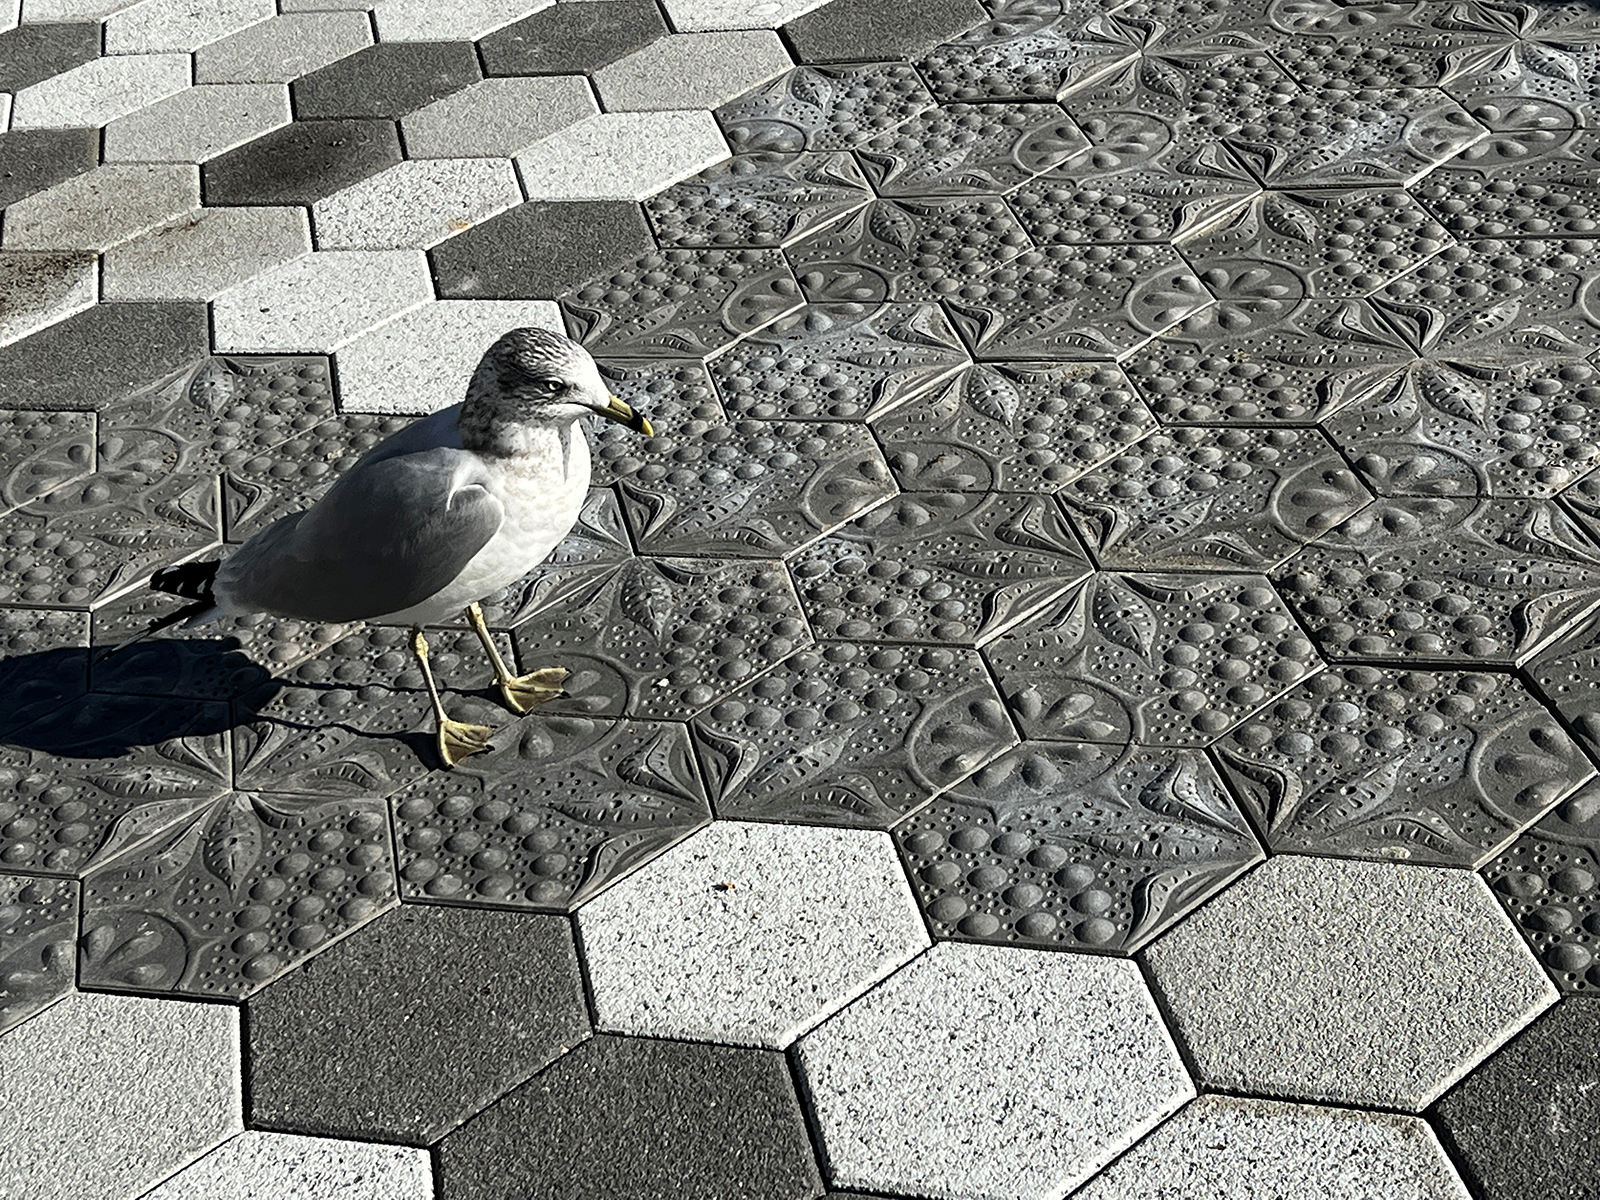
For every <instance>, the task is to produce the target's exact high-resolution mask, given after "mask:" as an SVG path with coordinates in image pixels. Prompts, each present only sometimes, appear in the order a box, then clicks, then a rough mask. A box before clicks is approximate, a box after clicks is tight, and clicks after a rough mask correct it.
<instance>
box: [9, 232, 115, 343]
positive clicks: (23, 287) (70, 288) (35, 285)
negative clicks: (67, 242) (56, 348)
mask: <svg viewBox="0 0 1600 1200" xmlns="http://www.w3.org/2000/svg"><path fill="white" fill-rule="evenodd" d="M99 279H100V268H99V264H98V263H97V262H96V261H95V256H94V255H93V254H85V253H82V252H69V253H66V254H31V253H15V254H14V253H9V252H0V346H8V345H10V344H11V343H12V342H16V341H20V340H21V339H23V338H25V337H27V336H28V335H29V334H30V333H37V332H38V331H39V330H41V329H43V328H45V327H46V326H48V325H54V324H55V323H56V322H57V321H64V320H66V319H67V318H68V317H70V316H71V315H72V314H73V313H78V312H82V311H83V310H84V309H86V308H91V307H93V306H94V302H95V299H96V297H97V295H98V292H99V290H100V285H99Z"/></svg>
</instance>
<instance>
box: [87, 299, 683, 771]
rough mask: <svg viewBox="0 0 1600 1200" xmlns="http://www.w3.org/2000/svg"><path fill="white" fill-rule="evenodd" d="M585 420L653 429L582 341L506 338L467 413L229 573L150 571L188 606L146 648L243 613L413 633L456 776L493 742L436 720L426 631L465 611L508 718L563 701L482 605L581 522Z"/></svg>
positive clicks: (427, 434)
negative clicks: (504, 654) (504, 650)
mask: <svg viewBox="0 0 1600 1200" xmlns="http://www.w3.org/2000/svg"><path fill="white" fill-rule="evenodd" d="M590 414H598V415H600V416H602V417H605V418H606V419H607V420H611V421H617V422H620V423H622V424H623V425H626V426H627V427H628V428H629V429H632V430H634V431H635V432H637V433H641V434H643V435H644V436H646V437H650V436H653V434H654V432H655V431H654V430H653V429H651V427H650V422H649V421H647V420H645V418H644V416H643V414H641V413H638V412H635V411H634V410H633V409H632V408H631V407H630V406H628V405H627V404H625V403H623V401H621V400H620V399H618V398H617V397H616V396H613V395H612V394H611V392H610V389H609V388H607V387H606V385H605V383H604V381H603V380H602V379H601V378H600V370H599V368H598V367H597V366H596V365H595V361H594V359H593V358H592V357H590V355H589V352H588V351H587V350H585V349H584V348H583V347H582V346H580V345H579V344H578V343H577V342H574V341H573V340H571V339H570V338H567V337H563V336H562V335H560V334H558V333H552V332H550V331H548V330H544V329H537V328H524V329H513V330H511V331H510V332H509V333H506V334H504V335H503V336H501V337H500V339H499V340H498V341H496V342H495V343H494V345H492V346H490V347H489V349H488V351H487V352H486V353H485V354H484V356H483V359H482V361H481V362H479V364H478V367H477V370H476V371H475V372H474V373H473V376H472V380H471V382H470V383H469V384H468V386H467V395H466V399H465V400H464V401H463V402H462V403H460V404H457V405H455V406H453V407H451V408H446V409H443V410H442V411H440V412H437V413H435V414H433V415H432V416H430V417H425V418H423V419H422V420H420V421H417V422H415V423H414V424H412V425H409V426H407V427H406V428H405V429H402V430H400V431H399V432H398V433H396V434H394V435H393V436H391V437H389V438H387V439H386V440H385V441H383V442H381V443H379V444H378V445H377V446H374V447H373V448H372V449H371V450H369V451H368V452H367V453H366V454H365V455H364V456H363V457H362V458H361V460H360V461H359V462H357V463H356V465H355V466H353V467H351V468H350V470H349V471H348V472H347V473H346V474H344V475H342V476H340V478H339V479H338V481H337V482H335V483H334V485H333V486H332V487H331V488H329V489H328V492H327V494H326V495H324V496H323V497H322V499H321V500H319V501H317V503H315V504H314V505H312V506H311V507H310V508H308V509H306V510H305V511H304V512H297V513H291V514H290V515H288V516H286V517H282V518H280V519H279V520H277V521H275V522H274V523H273V524H271V525H269V526H268V527H267V528H266V529H263V530H262V531H261V532H260V533H257V534H256V535H255V536H254V537H252V538H250V539H249V540H248V541H247V542H245V543H244V544H243V545H242V546H240V547H239V548H238V549H237V550H236V551H234V552H233V554H232V556H230V557H229V558H227V559H226V560H224V561H222V562H206V563H184V564H182V565H179V566H175V567H168V568H166V569H165V570H160V571H157V572H156V573H155V574H154V575H153V576H152V577H151V580H150V587H151V588H152V589H153V590H155V591H158V592H166V593H169V594H172V595H176V596H182V597H184V598H186V599H189V600H192V601H194V603H193V604H191V605H188V606H186V607H185V608H183V609H181V610H179V611H178V612H176V613H173V614H171V615H170V616H168V617H165V618H163V619H162V620H161V621H159V622H157V623H156V624H155V625H153V626H152V627H151V628H150V629H148V630H146V631H145V633H144V634H141V635H140V636H141V637H143V636H146V635H148V634H149V633H152V632H154V631H155V630H156V629H158V628H164V627H166V626H168V625H172V624H176V623H177V622H178V621H179V620H183V619H185V618H187V619H188V622H189V624H191V625H198V624H203V623H205V622H207V621H211V620H216V619H218V618H220V617H237V616H244V615H246V614H249V613H271V614H274V615H276V616H281V617H294V618H297V619H299V620H302V621H326V622H342V621H372V622H376V623H378V624H384V625H409V626H411V652H412V654H414V655H415V656H416V659H417V663H418V664H419V665H420V666H421V668H422V678H423V680H424V681H425V682H426V683H427V685H428V695H429V697H430V699H431V700H432V702H433V715H434V725H435V734H436V738H437V744H438V749H439V757H440V758H441V759H443V760H444V763H445V766H446V767H453V766H455V765H456V763H457V762H459V761H460V760H461V759H463V758H465V757H466V756H467V755H470V754H475V753H477V752H478V751H480V750H483V749H486V748H487V747H488V745H489V736H490V734H491V733H492V732H493V730H491V729H490V728H488V727H487V726H484V725H471V724H467V723H465V722H462V721H454V720H451V718H450V716H449V714H447V713H446V712H445V709H444V703H443V701H441V700H440V698H439V688H438V685H437V684H436V683H435V682H434V678H433V670H432V668H431V667H430V666H429V665H428V639H427V638H426V637H424V636H423V632H422V629H423V626H425V625H429V624H437V623H439V622H441V621H443V620H446V619H448V618H451V617H453V616H454V615H455V614H456V613H464V614H465V616H466V620H467V624H468V625H469V626H470V627H471V629H472V630H473V632H474V633H476V634H477V635H478V640H479V641H480V642H482V643H483V648H484V651H485V652H486V653H487V654H488V656H489V662H490V663H491V664H492V665H493V667H494V676H495V682H496V684H498V686H499V689H500V695H501V697H502V698H503V699H504V701H505V704H506V706H507V707H508V708H510V709H511V710H512V711H513V712H516V713H525V712H528V711H529V710H530V709H532V708H534V707H535V706H536V705H539V704H542V703H544V702H545V701H547V700H551V699H554V698H555V697H557V696H560V695H562V694H563V693H562V690H561V685H562V682H563V681H564V680H565V679H566V676H567V672H566V671H565V670H564V669H563V668H561V667H548V668H545V669H544V670H540V671H533V672H530V673H529V674H526V675H513V674H512V673H511V671H510V669H509V668H508V667H507V666H506V664H505V661H504V660H503V659H502V658H501V657H500V653H499V651H498V650H496V649H495V645H494V641H493V640H492V639H491V638H490V636H489V629H488V626H487V625H485V624H484V619H483V610H482V609H481V608H480V607H479V605H478V602H479V601H480V600H482V599H483V598H484V597H485V596H488V595H491V594H493V593H494V592H496V591H498V590H499V589H501V588H502V587H504V586H506V585H507V584H508V583H511V582H512V581H514V580H516V579H520V578H521V577H522V576H523V575H526V574H527V573H528V572H529V571H531V570H532V569H533V568H534V567H536V566H538V565H539V563H541V562H543V561H544V559H545V558H546V556H548V555H549V553H550V552H551V551H552V550H554V549H555V547H556V545H557V544H558V543H559V542H560V541H561V539H562V538H564V537H566V536H567V534H568V532H569V531H570V530H571V529H572V527H573V525H575V524H576V523H577V520H578V513H579V510H580V508H581V507H582V505H583V500H584V495H585V493H586V491H587V489H588V487H589V443H588V441H587V440H586V439H585V437H584V434H583V429H582V426H580V425H579V423H578V422H579V420H580V418H582V417H585V416H588V415H590ZM135 640H138V639H135ZM129 644H131V643H129ZM118 649H121V647H118Z"/></svg>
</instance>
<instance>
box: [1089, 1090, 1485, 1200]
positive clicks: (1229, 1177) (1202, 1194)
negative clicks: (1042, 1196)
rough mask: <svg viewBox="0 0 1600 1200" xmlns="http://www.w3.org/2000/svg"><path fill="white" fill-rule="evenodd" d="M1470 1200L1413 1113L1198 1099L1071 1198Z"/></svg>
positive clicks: (1237, 1100)
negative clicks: (1399, 1199)
mask: <svg viewBox="0 0 1600 1200" xmlns="http://www.w3.org/2000/svg"><path fill="white" fill-rule="evenodd" d="M1309 1193H1314V1194H1315V1195H1318V1196H1325V1197H1328V1200H1369V1198H1372V1197H1377V1196H1384V1195H1390V1196H1411V1197H1416V1200H1467V1196H1468V1195H1469V1193H1468V1192H1467V1190H1466V1188H1465V1187H1463V1186H1462V1183H1461V1180H1460V1178H1459V1177H1458V1176H1457V1175H1456V1173H1455V1170H1454V1168H1453V1167H1452V1166H1451V1165H1450V1160H1449V1159H1448V1158H1446V1157H1445V1153H1444V1151H1443V1149H1442V1148H1441V1147H1440V1146H1439V1140H1438V1139H1437V1138H1436V1137H1434V1135H1433V1132H1432V1131H1431V1130H1430V1129H1429V1128H1428V1127H1427V1126H1426V1125H1425V1124H1423V1123H1422V1122H1421V1121H1419V1120H1417V1119H1416V1118H1415V1117H1397V1116H1392V1115H1390V1114H1388V1113H1367V1112H1353V1111H1351V1110H1349V1109H1341V1108H1319V1107H1313V1106H1311V1105H1306V1104H1283V1103H1279V1102H1275V1101H1271V1100H1245V1099H1239V1098H1235V1097H1233V1096H1202V1097H1200V1098H1199V1099H1198V1100H1196V1101H1195V1102H1194V1103H1192V1104H1190V1105H1189V1107H1188V1108H1186V1109H1184V1110H1183V1111H1182V1112H1181V1113H1179V1114H1178V1115H1177V1116H1176V1117H1174V1118H1172V1120H1170V1121H1168V1122H1167V1123H1166V1124H1165V1125H1163V1126H1162V1127H1161V1128H1160V1129H1159V1130H1157V1131H1156V1132H1155V1133H1153V1134H1151V1135H1150V1136H1149V1137H1148V1138H1146V1139H1145V1140H1144V1141H1143V1142H1141V1143H1140V1144H1139V1145H1138V1146H1136V1147H1134V1149H1133V1150H1132V1151H1130V1152H1129V1153H1128V1154H1127V1155H1125V1156H1124V1157H1123V1158H1121V1159H1119V1160H1118V1161H1117V1162H1116V1163H1114V1164H1112V1166H1111V1167H1110V1169H1108V1170H1107V1171H1105V1172H1104V1173H1102V1174H1101V1175H1099V1176H1098V1177H1097V1178H1095V1179H1094V1180H1093V1181H1092V1182H1091V1183H1090V1184H1089V1186H1088V1187H1086V1188H1084V1189H1083V1191H1081V1192H1079V1193H1077V1195H1078V1197H1080V1198H1081V1200H1123V1198H1131V1197H1135V1196H1152V1195H1162V1194H1170V1195H1181V1196H1184V1197H1186V1198H1187V1200H1229V1198H1230V1197H1234V1196H1297V1195H1306V1194H1309Z"/></svg>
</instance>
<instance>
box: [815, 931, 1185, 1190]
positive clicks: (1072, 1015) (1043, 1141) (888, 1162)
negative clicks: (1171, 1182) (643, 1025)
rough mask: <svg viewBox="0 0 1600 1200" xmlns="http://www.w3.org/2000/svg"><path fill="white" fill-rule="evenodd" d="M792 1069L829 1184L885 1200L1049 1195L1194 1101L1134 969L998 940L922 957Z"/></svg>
mask: <svg viewBox="0 0 1600 1200" xmlns="http://www.w3.org/2000/svg"><path fill="white" fill-rule="evenodd" d="M799 1059H800V1067H801V1071H802V1072H803V1074H804V1076H805V1080H806V1086H807V1089H808V1091H809V1093H810V1098H811V1101H812V1104H813V1106H814V1109H815V1113H816V1121H817V1128H818V1131H819V1133H820V1134H821V1139H822V1143H823V1146H824V1148H825V1151H826V1154H827V1157H828V1164H829V1169H830V1175H831V1179H832V1181H833V1182H834V1183H835V1184H838V1185H840V1186H843V1187H870V1188H873V1189H874V1190H877V1189H887V1190H890V1191H894V1192H897V1193H905V1192H910V1193H913V1194H915V1193H923V1194H928V1193H931V1194H934V1195H962V1196H973V1195H996V1194H999V1195H1008V1196H1018V1197H1024V1198H1027V1200H1034V1198H1039V1200H1042V1198H1043V1197H1047V1196H1059V1195H1061V1194H1062V1193H1063V1192H1065V1191H1070V1190H1071V1189H1072V1188H1073V1187H1074V1186H1076V1185H1077V1184H1079V1183H1081V1182H1083V1181H1084V1180H1085V1179H1087V1178H1088V1177H1089V1176H1091V1175H1092V1174H1094V1173H1095V1172H1096V1171H1097V1170H1099V1169H1100V1168H1101V1167H1103V1166H1104V1165H1105V1164H1106V1163H1108V1162H1110V1161H1111V1160H1112V1159H1113V1158H1115V1157H1116V1156H1117V1155H1118V1154H1119V1153H1121V1152H1122V1151H1123V1150H1125V1149H1127V1148H1128V1147H1129V1146H1131V1145H1133V1144H1134V1142H1136V1141H1137V1140H1138V1139H1139V1138H1140V1137H1141V1136H1142V1135H1143V1134H1144V1133H1146V1132H1148V1131H1149V1130H1150V1129H1152V1128H1154V1127H1155V1126H1156V1125H1157V1124H1158V1123H1159V1122H1160V1121H1161V1119H1162V1118H1163V1117H1165V1116H1167V1115H1169V1114H1170V1113H1172V1112H1173V1111H1175V1110H1176V1109H1177V1108H1178V1107H1179V1106H1180V1105H1182V1104H1183V1102H1184V1101H1185V1100H1187V1099H1189V1098H1190V1097H1191V1096H1193V1095H1194V1087H1193V1085H1192V1084H1191V1083H1190V1082H1189V1077H1188V1075H1187V1074H1186V1073H1185V1072H1184V1069H1183V1066H1182V1064H1181V1063H1180V1062H1179V1060H1178V1055H1177V1051H1176V1049H1175V1048H1174V1047H1173V1045H1172V1041H1171V1039H1170V1037H1169V1036H1168V1034H1167V1031H1166V1028H1165V1027H1164V1026H1163V1025H1162V1024H1161V1019H1160V1017H1159V1016H1158V1015H1157V1012H1156V1008H1155V1004H1154V1003H1153V1002H1152V1000H1151V999H1150V994H1149V992H1148V991H1146V990H1145V986H1144V982H1143V980H1141V979H1140V977H1139V972H1138V970H1137V968H1135V967H1134V966H1133V964H1131V963H1119V962H1113V961H1111V960H1109V959H1104V958H1090V957H1086V956H1075V955H1047V954H1044V953H1042V952H1040V951H1030V950H1016V949H1005V948H1000V947H994V946H958V945H950V944H944V945H939V946H936V947H934V949H933V950H931V951H929V952H928V953H927V954H925V955H923V956H922V957H921V958H919V959H917V960H916V961H915V962H913V963H912V964H911V965H909V966H908V967H906V968H904V969H903V970H901V971H900V972H899V973H898V974H896V975H895V976H894V977H893V978H892V979H891V980H890V981H889V982H888V983H886V984H884V985H883V986H881V987H879V988H877V989H875V990H874V991H872V992H869V993H868V994H867V995H866V996H863V997H862V998H861V999H859V1000H857V1001H856V1002H855V1003H854V1004H852V1005H851V1006H850V1007H849V1008H847V1009H845V1010H844V1011H843V1012H842V1013H840V1014H839V1015H838V1016H836V1017H834V1018H833V1019H832V1020H830V1021H828V1022H827V1023H826V1024H824V1025H823V1026H821V1027H820V1028H819V1029H817V1030H816V1031H815V1032H813V1033H811V1034H809V1035H807V1036H806V1037H805V1038H803V1039H802V1040H801V1042H800V1048H799ZM953 1064H958V1066H957V1067H956V1069H958V1070H959V1071H960V1077H961V1080H962V1083H961V1086H960V1088H959V1089H957V1088H950V1087H947V1086H946V1085H945V1083H944V1081H945V1080H946V1079H947V1078H948V1076H949V1072H950V1071H951V1069H952V1065H953ZM908 1112H914V1113H916V1114H917V1119H916V1120H913V1121H908V1120H907V1119H906V1114H907V1113H908ZM997 1112H1003V1113H1006V1114H1007V1119H1006V1120H1004V1121H996V1120H993V1119H992V1118H988V1116H987V1114H990V1113H997ZM952 1130H961V1131H962V1132H961V1135H960V1136H958V1137H951V1136H949V1132H948V1131H952Z"/></svg>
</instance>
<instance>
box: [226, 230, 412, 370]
mask: <svg viewBox="0 0 1600 1200" xmlns="http://www.w3.org/2000/svg"><path fill="white" fill-rule="evenodd" d="M431 299H433V284H432V281H431V280H430V278H429V276H428V259H427V256H426V255H425V254H423V252H422V251H421V250H330V251H325V252H322V253H317V254H308V255H306V256H305V257H304V258H298V259H295V260H294V261H293V262H289V263H284V264H283V265H282V266H279V267H274V268H272V269H271V270H270V271H264V272H263V273H262V274H260V275H258V276H256V277H255V278H254V279H251V280H247V281H246V282H244V283H241V284H240V285H239V286H238V287H235V288H230V289H229V290H228V291H226V292H223V293H222V294H221V295H220V296H218V297H217V298H216V300H215V301H214V302H213V306H212V311H211V316H212V330H213V333H212V339H213V348H214V349H215V350H216V351H217V353H219V354H229V353H239V354H249V353H259V354H275V353H295V352H304V353H307V354H325V353H327V352H328V351H331V350H337V349H338V348H339V347H340V346H343V345H344V344H345V343H346V342H349V341H352V340H353V339H355V338H357V337H360V336H361V335H362V334H363V333H365V332H367V331H368V330H369V329H372V328H374V327H375V326H378V325H381V324H383V323H384V322H385V321H389V320H392V319H393V318H395V317H397V316H399V315H400V314H401V313H404V312H409V311H410V310H411V309H413V308H417V307H419V306H421V305H423V304H426V303H427V302H428V301H429V300H431Z"/></svg>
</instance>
